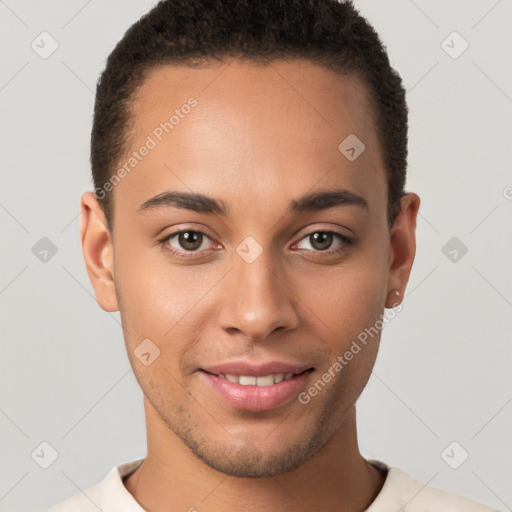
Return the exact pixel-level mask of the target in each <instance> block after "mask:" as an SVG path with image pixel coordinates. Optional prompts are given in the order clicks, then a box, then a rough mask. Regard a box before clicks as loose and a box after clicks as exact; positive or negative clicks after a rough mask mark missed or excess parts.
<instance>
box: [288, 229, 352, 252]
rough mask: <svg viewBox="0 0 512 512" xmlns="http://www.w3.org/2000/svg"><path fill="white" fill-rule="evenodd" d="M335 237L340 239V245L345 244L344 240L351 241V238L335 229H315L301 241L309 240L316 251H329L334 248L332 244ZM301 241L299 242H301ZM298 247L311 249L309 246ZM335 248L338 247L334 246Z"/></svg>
mask: <svg viewBox="0 0 512 512" xmlns="http://www.w3.org/2000/svg"><path fill="white" fill-rule="evenodd" d="M335 239H338V242H339V243H340V245H343V242H344V243H350V240H349V239H348V238H347V237H345V236H343V235H342V234H340V233H335V232H334V231H314V232H313V233H310V234H309V235H306V236H305V237H304V238H302V240H301V242H302V241H303V240H306V241H309V243H310V245H311V246H313V249H312V250H314V251H327V250H329V249H331V248H332V247H331V246H332V244H333V242H334V240H335ZM301 242H299V244H300V243H301ZM298 248H299V249H308V250H311V249H309V248H308V247H299V246H298ZM335 249H337V247H336V248H334V250H335Z"/></svg>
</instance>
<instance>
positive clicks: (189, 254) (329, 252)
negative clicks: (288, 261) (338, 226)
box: [158, 229, 353, 259]
mask: <svg viewBox="0 0 512 512" xmlns="http://www.w3.org/2000/svg"><path fill="white" fill-rule="evenodd" d="M181 233H200V234H201V235H203V236H205V237H207V238H210V237H209V236H208V235H207V234H206V233H205V232H204V231H201V230H200V229H182V230H181V231H175V232H174V233H171V234H169V235H166V236H165V237H163V238H161V239H160V240H158V243H159V244H161V245H162V247H163V248H164V250H166V251H168V252H169V253H171V254H172V255H173V256H174V257H176V258H180V259H190V258H197V257H198V256H197V255H198V254H200V253H201V252H203V251H188V252H186V251H177V250H176V249H174V248H171V247H170V246H169V244H168V243H167V242H169V240H171V239H172V238H174V237H175V236H176V235H180V234H181ZM315 233H326V234H332V235H334V236H335V237H337V238H338V240H339V241H340V242H342V243H343V245H341V246H340V247H338V248H336V249H327V250H325V251H319V250H317V251H315V250H313V251H311V250H310V249H302V250H307V251H309V252H313V253H318V254H320V255H322V256H323V255H334V254H339V253H341V252H342V251H344V250H345V246H347V245H351V244H352V243H353V239H352V238H349V237H348V236H346V235H342V234H341V233H338V232H337V231H329V230H325V229H317V230H314V231H311V232H309V233H307V234H305V235H304V236H303V237H302V238H301V239H300V240H299V242H300V241H302V240H304V239H305V238H307V237H309V236H311V235H313V234H315ZM297 243H298V242H297ZM210 250H211V249H210Z"/></svg>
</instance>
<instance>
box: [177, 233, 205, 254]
mask: <svg viewBox="0 0 512 512" xmlns="http://www.w3.org/2000/svg"><path fill="white" fill-rule="evenodd" d="M177 235H178V238H177V240H178V243H179V244H180V247H181V248H182V249H185V250H186V251H196V250H197V249H199V248H200V247H201V244H202V242H203V234H202V233H199V232H198V231H181V232H180V233H177Z"/></svg>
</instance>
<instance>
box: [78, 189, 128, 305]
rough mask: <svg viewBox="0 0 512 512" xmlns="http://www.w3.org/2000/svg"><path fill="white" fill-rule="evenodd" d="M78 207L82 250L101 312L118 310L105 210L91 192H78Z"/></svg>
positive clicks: (111, 245) (111, 247)
mask: <svg viewBox="0 0 512 512" xmlns="http://www.w3.org/2000/svg"><path fill="white" fill-rule="evenodd" d="M80 210H81V212H82V213H81V216H80V239H81V242H82V252H83V255H84V261H85V266H86V268H87V273H88V274H89V279H90V280H91V284H92V286H93V288H94V294H95V295H96V300H97V302H98V304H99V305H100V307H101V308H102V309H104V310H105V311H108V312H113V311H118V309H119V305H118V303H117V296H116V289H115V282H114V248H113V243H112V237H111V233H110V231H109V229H108V224H107V219H106V216H105V213H104V212H103V209H102V208H101V206H100V204H99V202H98V200H97V199H96V197H95V196H94V194H93V193H92V192H85V193H84V194H83V195H82V197H81V200H80Z"/></svg>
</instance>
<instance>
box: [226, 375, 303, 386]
mask: <svg viewBox="0 0 512 512" xmlns="http://www.w3.org/2000/svg"><path fill="white" fill-rule="evenodd" d="M294 375H295V374H294V373H292V372H290V373H287V374H284V373H274V374H271V375H262V376H261V377H253V376H249V375H240V376H238V375H230V374H226V375H223V374H219V377H222V378H223V379H227V380H229V382H234V383H235V384H241V385H242V386H272V385H273V384H278V383H279V382H282V381H283V380H288V379H291V378H292V377H293V376H294Z"/></svg>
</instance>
